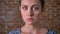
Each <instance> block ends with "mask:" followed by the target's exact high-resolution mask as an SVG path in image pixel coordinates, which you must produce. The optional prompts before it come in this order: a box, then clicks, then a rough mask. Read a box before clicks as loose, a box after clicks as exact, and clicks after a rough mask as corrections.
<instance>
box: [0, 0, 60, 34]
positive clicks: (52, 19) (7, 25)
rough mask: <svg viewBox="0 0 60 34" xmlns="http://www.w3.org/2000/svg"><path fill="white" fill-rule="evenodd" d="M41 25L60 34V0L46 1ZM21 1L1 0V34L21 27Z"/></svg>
mask: <svg viewBox="0 0 60 34" xmlns="http://www.w3.org/2000/svg"><path fill="white" fill-rule="evenodd" d="M44 7H45V12H44V17H41V20H40V21H41V24H42V25H43V26H44V27H46V28H49V29H52V30H55V31H57V32H58V33H59V34H60V0H45V5H44ZM21 22H22V19H21V15H20V11H19V0H0V34H8V32H10V31H11V30H14V29H17V28H19V27H20V26H21Z"/></svg>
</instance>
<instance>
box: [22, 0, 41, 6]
mask: <svg viewBox="0 0 60 34" xmlns="http://www.w3.org/2000/svg"><path fill="white" fill-rule="evenodd" d="M21 4H26V5H27V4H40V1H39V0H21Z"/></svg>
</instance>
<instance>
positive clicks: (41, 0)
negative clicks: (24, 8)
mask: <svg viewBox="0 0 60 34" xmlns="http://www.w3.org/2000/svg"><path fill="white" fill-rule="evenodd" d="M40 2H41V7H42V8H43V7H44V0H40ZM19 6H21V0H19Z"/></svg>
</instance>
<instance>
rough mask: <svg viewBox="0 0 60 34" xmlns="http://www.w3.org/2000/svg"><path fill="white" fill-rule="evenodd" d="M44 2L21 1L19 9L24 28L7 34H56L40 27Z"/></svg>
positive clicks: (33, 0)
mask: <svg viewBox="0 0 60 34" xmlns="http://www.w3.org/2000/svg"><path fill="white" fill-rule="evenodd" d="M43 6H44V0H21V3H20V6H19V9H20V11H21V15H22V19H23V21H24V22H25V24H24V26H22V27H21V28H18V29H16V30H13V31H11V32H9V34H57V33H56V32H54V31H52V30H48V29H46V28H44V27H42V26H41V25H40V23H39V22H40V21H39V20H40V19H39V18H40V16H41V15H42V14H43V12H44V11H43Z"/></svg>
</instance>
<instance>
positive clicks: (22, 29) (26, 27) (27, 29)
mask: <svg viewBox="0 0 60 34" xmlns="http://www.w3.org/2000/svg"><path fill="white" fill-rule="evenodd" d="M31 30H33V26H32V25H27V24H26V25H24V26H23V27H22V28H21V31H23V32H30V31H31Z"/></svg>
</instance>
